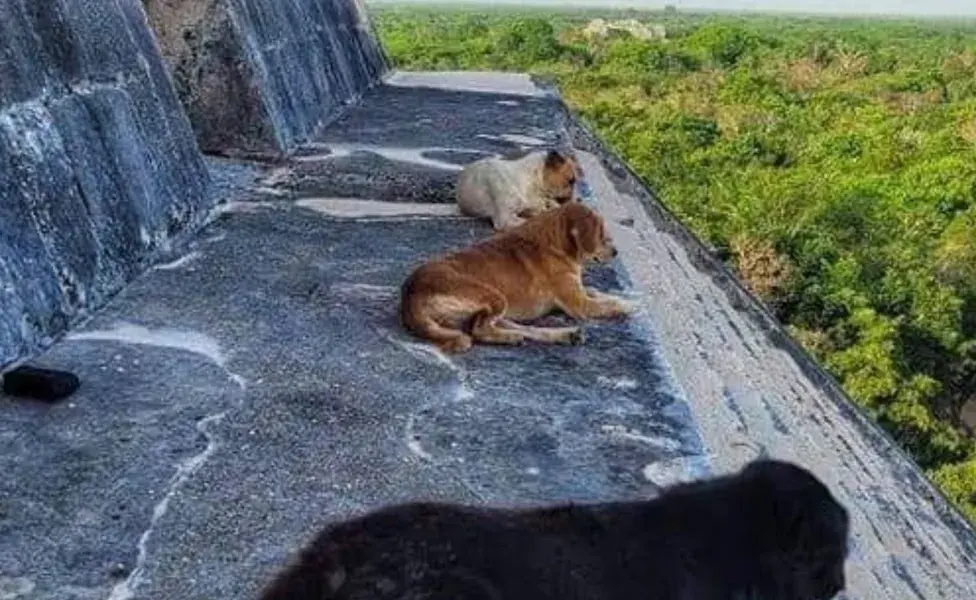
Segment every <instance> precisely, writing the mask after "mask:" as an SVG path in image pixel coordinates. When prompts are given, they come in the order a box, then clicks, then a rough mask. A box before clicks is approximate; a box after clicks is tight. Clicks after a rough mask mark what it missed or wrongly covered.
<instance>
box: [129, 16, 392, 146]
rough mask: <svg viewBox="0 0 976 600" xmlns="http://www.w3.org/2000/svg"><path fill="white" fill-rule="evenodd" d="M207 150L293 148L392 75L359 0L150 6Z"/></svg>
mask: <svg viewBox="0 0 976 600" xmlns="http://www.w3.org/2000/svg"><path fill="white" fill-rule="evenodd" d="M143 3H144V4H145V6H146V11H147V14H148V15H149V19H150V21H151V22H152V23H153V26H154V27H155V30H156V34H157V37H158V39H159V44H160V47H161V48H162V53H163V56H164V58H165V60H166V62H167V63H168V65H169V68H170V72H171V73H172V76H173V81H174V84H175V86H176V89H177V92H178V94H179V96H180V99H181V100H182V101H183V104H184V105H185V106H186V110H187V113H188V115H189V117H190V121H191V122H192V123H193V128H194V130H195V131H196V134H197V139H198V141H199V143H200V147H201V148H202V149H203V150H204V151H205V152H214V153H228V152H234V151H244V152H273V151H284V150H289V149H291V148H293V147H294V146H295V145H296V144H297V143H300V142H302V141H304V140H307V139H308V138H309V136H310V135H311V134H313V133H314V132H315V131H317V130H319V129H320V128H321V127H322V125H324V124H325V123H327V122H329V121H330V120H331V119H334V118H335V117H336V116H338V115H339V114H340V112H341V110H342V108H343V107H344V106H345V105H347V104H349V103H350V102H353V101H355V100H356V99H357V98H358V97H359V96H360V94H362V92H363V91H365V90H366V89H367V88H369V87H370V86H371V85H373V84H374V83H375V82H377V81H378V80H379V78H380V76H381V75H382V74H383V72H384V71H385V69H386V61H385V59H384V56H383V53H382V50H381V49H380V46H379V45H378V44H377V42H376V40H375V39H374V37H373V35H372V32H371V28H370V25H369V21H368V18H367V16H366V12H365V9H364V8H363V6H362V3H361V2H360V1H359V0H292V1H290V2H279V1H277V0H143Z"/></svg>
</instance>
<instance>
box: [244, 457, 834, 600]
mask: <svg viewBox="0 0 976 600" xmlns="http://www.w3.org/2000/svg"><path fill="white" fill-rule="evenodd" d="M848 529H849V517H848V513H847V510H846V509H845V508H844V507H843V506H841V504H840V503H838V502H837V500H836V499H834V497H833V495H832V494H831V493H830V491H829V490H828V489H827V487H826V486H825V485H824V484H823V483H821V482H820V481H819V480H818V479H817V478H816V477H815V476H814V475H813V474H811V473H810V472H809V471H807V470H805V469H803V468H801V467H798V466H795V465H792V464H789V463H785V462H779V461H772V460H763V461H757V462H754V463H752V464H750V465H748V466H747V467H746V468H744V469H743V470H742V471H740V472H739V473H737V474H735V475H732V476H728V477H721V478H716V479H712V480H708V481H700V482H695V483H689V484H683V485H678V486H675V487H673V488H670V489H669V490H667V491H665V492H664V493H663V494H662V495H661V496H660V497H658V498H656V499H654V500H650V501H647V502H616V503H607V504H594V505H567V506H559V507H552V508H541V509H534V510H503V509H490V508H483V507H482V508H475V507H461V506H455V505H448V504H431V503H417V504H407V505H400V506H393V507H388V508H385V509H382V510H379V511H377V512H374V513H371V514H369V515H366V516H364V517H360V518H357V519H354V520H351V521H347V522H345V523H341V524H337V525H334V526H331V527H329V528H327V529H326V530H325V531H324V532H322V533H321V534H320V535H319V536H318V538H317V539H316V540H315V541H314V542H313V543H312V544H311V545H310V546H309V547H308V548H306V549H305V550H304V551H303V552H302V554H301V556H300V557H299V558H298V561H297V562H296V563H295V564H293V565H292V566H290V567H289V568H287V569H286V570H285V571H284V572H282V573H281V574H279V576H278V577H277V579H276V580H275V581H273V582H272V583H271V585H270V586H268V587H267V588H266V589H265V590H264V592H263V595H262V596H261V598H262V600H285V599H288V600H325V599H344V600H366V599H391V600H392V599H397V600H420V599H430V600H582V599H594V600H595V599H601V600H616V599H625V598H626V599H628V600H631V599H647V600H652V599H653V600H672V599H674V600H678V599H681V600H719V599H722V600H732V599H742V600H746V599H753V598H761V599H763V600H780V599H782V600H820V599H824V600H826V599H829V598H833V597H834V596H835V595H836V594H837V593H838V592H839V591H841V590H842V589H843V588H844V585H845V583H844V562H845V560H846V558H847V536H848Z"/></svg>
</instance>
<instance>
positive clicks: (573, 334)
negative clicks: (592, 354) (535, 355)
mask: <svg viewBox="0 0 976 600" xmlns="http://www.w3.org/2000/svg"><path fill="white" fill-rule="evenodd" d="M498 325H499V326H500V327H504V328H505V329H510V330H512V331H517V332H519V333H521V334H522V335H523V336H525V339H527V340H532V341H534V342H541V343H543V344H567V345H574V346H575V345H580V344H582V343H583V342H585V341H586V335H585V334H584V333H583V330H582V329H581V328H579V327H532V326H530V325H522V324H521V323H516V322H514V321H509V320H508V319H502V320H500V321H499V322H498Z"/></svg>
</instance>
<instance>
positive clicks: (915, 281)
mask: <svg viewBox="0 0 976 600" xmlns="http://www.w3.org/2000/svg"><path fill="white" fill-rule="evenodd" d="M595 16H602V17H604V18H611V19H612V18H614V17H613V16H612V15H611V16H608V15H605V14H604V15H594V14H584V13H579V12H577V13H572V12H565V13H558V14H546V13H541V12H528V11H522V12H518V13H515V12H508V13H503V12H492V11H483V12H462V11H449V10H448V11H445V10H428V11H418V10H416V9H413V10H407V9H402V8H395V9H385V10H381V11H378V13H377V18H378V19H377V20H378V25H379V29H380V32H381V34H382V37H383V40H384V42H385V44H386V47H387V49H388V51H389V52H390V54H391V56H392V58H393V60H394V61H395V62H396V63H397V64H398V65H399V66H400V67H401V68H406V69H411V68H416V69H486V68H488V69H509V70H521V71H531V72H535V73H538V74H544V75H549V76H552V77H555V78H556V80H557V81H558V82H559V84H560V86H561V89H562V91H563V93H564V95H565V97H566V98H567V100H568V101H569V102H570V104H571V105H572V106H573V107H574V108H575V109H576V110H578V111H579V113H580V114H581V115H582V116H583V118H584V119H585V120H586V121H587V122H588V124H590V125H591V126H592V127H594V128H595V130H596V131H597V132H599V134H600V135H602V136H603V137H604V139H606V140H607V141H608V142H609V143H610V144H611V145H612V146H613V147H614V148H615V149H616V150H617V151H618V152H620V154H621V155H622V156H623V157H624V158H625V159H626V160H627V161H628V162H629V163H630V164H631V165H632V166H633V167H634V168H635V170H637V171H638V172H639V173H640V174H641V175H642V176H643V177H645V178H646V179H647V180H648V181H649V182H650V183H651V184H652V186H653V187H654V188H655V191H656V192H657V193H658V195H659V196H660V197H661V198H662V200H663V201H664V202H665V203H666V204H667V205H668V206H669V207H671V208H672V209H673V210H674V211H675V212H676V213H677V214H678V215H679V216H680V217H681V218H683V219H684V221H685V222H686V223H687V224H688V225H689V226H690V227H692V228H693V229H694V230H695V231H696V232H697V233H698V234H699V235H700V236H701V237H702V238H703V239H704V240H706V241H707V242H708V243H710V244H711V245H712V246H713V247H714V248H715V249H716V252H719V253H720V254H721V255H722V256H724V257H725V258H726V259H727V261H728V262H729V264H731V265H732V266H733V267H735V268H736V269H738V272H739V274H740V276H741V277H742V278H743V280H744V281H745V282H746V283H747V284H748V285H749V286H750V287H751V288H752V289H753V290H754V291H755V293H756V294H757V295H758V296H759V297H760V298H761V299H762V300H763V301H764V302H766V303H767V305H768V306H769V307H770V308H771V309H772V310H773V311H774V312H775V313H776V314H777V316H778V317H779V318H780V319H781V320H782V321H783V322H784V323H786V324H787V325H788V327H789V328H790V329H791V331H792V332H793V334H794V336H795V337H796V338H797V339H798V340H799V341H800V342H801V343H802V344H804V346H805V347H806V348H808V349H809V350H810V351H811V352H812V353H813V354H814V355H815V356H817V357H818V358H819V359H820V360H821V361H822V362H823V364H824V365H826V367H827V368H828V369H829V370H830V371H831V372H832V373H833V374H834V375H835V376H836V377H837V378H838V379H839V380H840V382H841V383H842V384H843V385H844V387H845V388H846V390H847V391H848V392H849V393H850V395H851V396H852V397H853V398H854V399H855V400H856V401H857V402H859V403H860V404H861V405H862V406H864V407H865V408H866V409H867V410H868V411H869V412H870V413H871V414H872V415H873V416H874V417H875V418H876V419H877V420H878V421H879V422H880V423H881V424H882V425H883V426H884V427H885V428H886V429H887V430H888V431H889V432H890V433H891V434H892V435H893V436H894V437H895V439H896V440H898V442H899V443H900V444H902V445H903V447H905V448H906V449H907V450H909V451H910V452H911V453H912V454H913V456H914V457H915V458H916V459H917V460H918V462H919V463H920V464H921V465H922V467H924V468H925V469H926V470H927V471H928V473H929V474H930V476H931V477H932V478H933V479H934V480H935V481H936V482H937V483H938V484H939V485H940V486H941V487H942V489H943V490H944V491H945V492H946V493H947V495H948V496H949V497H951V498H952V500H954V501H955V502H957V503H958V504H959V506H960V507H962V508H963V510H964V511H965V512H966V513H967V514H968V515H969V516H970V517H971V518H974V519H976V444H974V442H973V439H972V438H971V437H969V436H967V435H966V434H965V433H964V429H963V424H962V423H961V421H960V414H961V412H962V408H963V406H964V405H965V404H966V403H967V402H976V26H971V25H968V24H965V23H948V22H935V21H931V22H902V21H872V22H867V21H856V20H830V19H813V18H794V19H790V18H774V17H749V18H747V17H734V16H724V17H715V16H689V15H683V14H681V13H676V12H674V11H669V12H666V13H657V14H654V13H642V14H637V15H636V16H635V15H628V16H630V17H635V18H637V19H638V20H639V21H642V22H643V23H645V24H653V25H663V26H664V28H665V30H666V32H667V35H666V37H665V38H663V39H662V38H660V37H652V38H651V39H642V38H641V37H639V36H634V35H632V34H630V33H626V32H609V33H603V34H602V35H594V34H592V32H590V33H587V32H586V31H585V26H586V24H587V22H588V21H589V20H590V19H591V18H593V17H595Z"/></svg>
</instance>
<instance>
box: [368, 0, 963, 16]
mask: <svg viewBox="0 0 976 600" xmlns="http://www.w3.org/2000/svg"><path fill="white" fill-rule="evenodd" d="M367 1H369V0H367ZM391 1H395V2H400V3H404V2H417V3H431V2H433V3H436V4H453V3H457V4H462V3H463V4H535V5H554V6H565V5H567V4H570V5H577V6H579V5H582V6H613V7H631V6H633V7H641V8H663V7H664V6H665V5H667V4H673V5H675V6H677V7H678V9H682V8H685V9H694V8H704V9H723V10H760V11H790V12H806V13H834V14H851V13H855V14H887V15H928V16H943V15H956V16H976V0H461V1H456V2H451V0H382V3H389V2H391ZM372 2H378V3H379V2H380V0H372Z"/></svg>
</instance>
